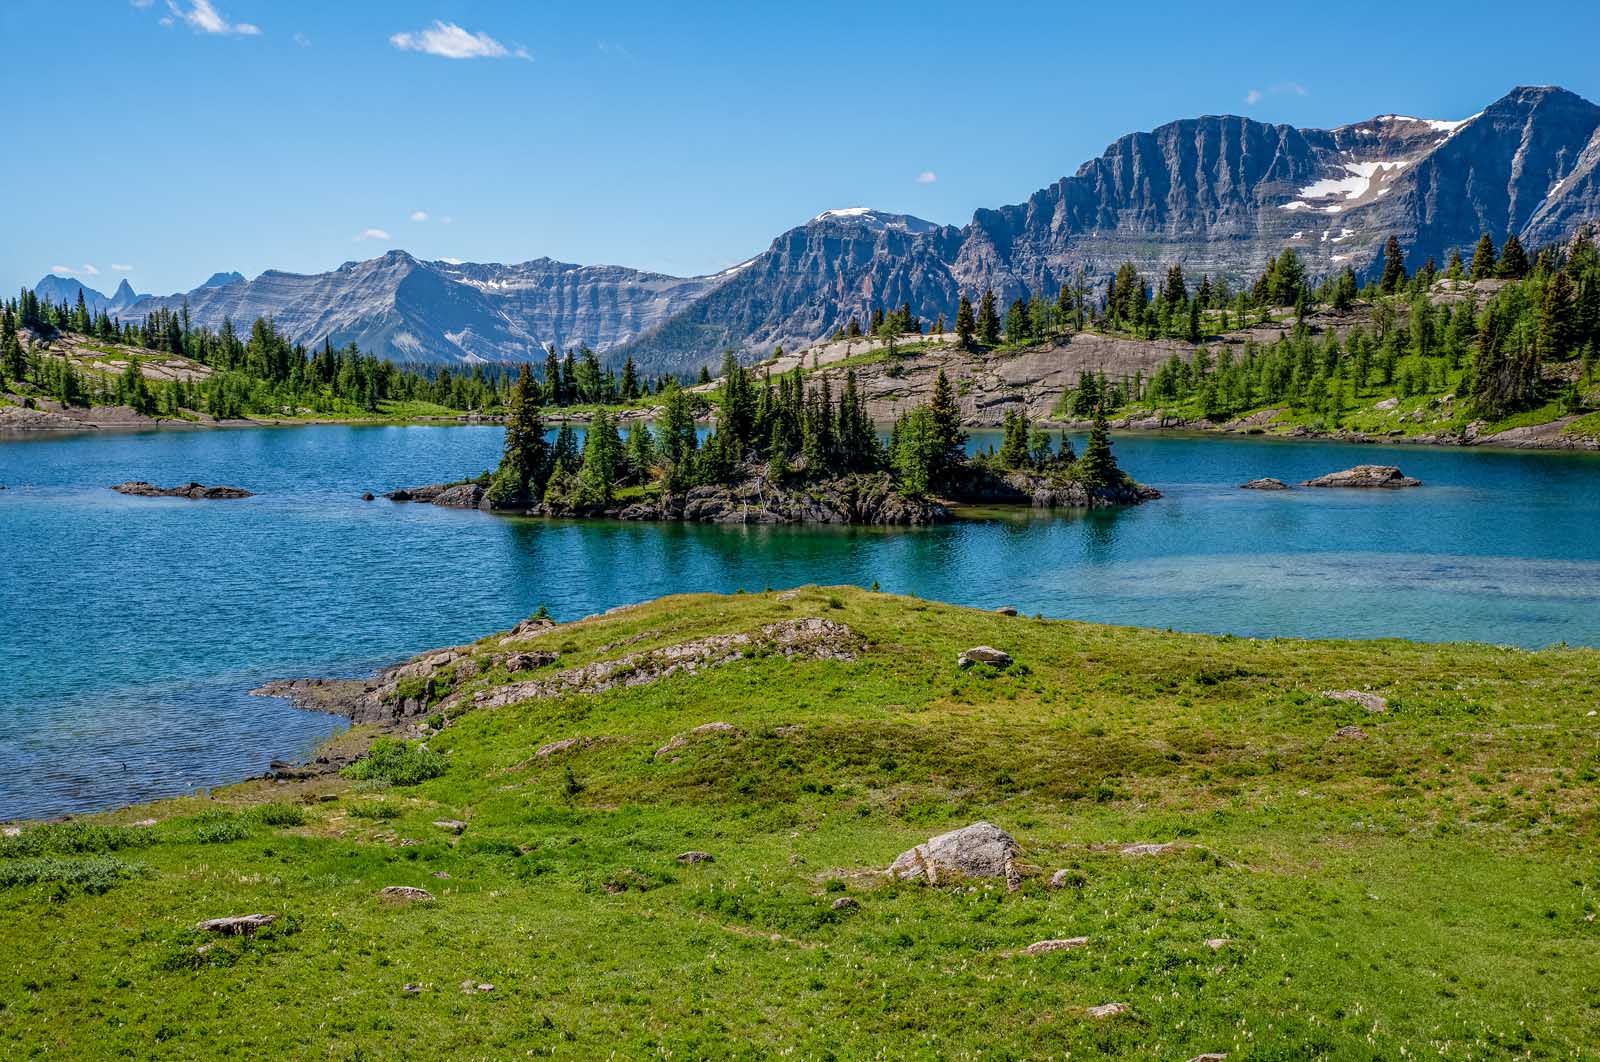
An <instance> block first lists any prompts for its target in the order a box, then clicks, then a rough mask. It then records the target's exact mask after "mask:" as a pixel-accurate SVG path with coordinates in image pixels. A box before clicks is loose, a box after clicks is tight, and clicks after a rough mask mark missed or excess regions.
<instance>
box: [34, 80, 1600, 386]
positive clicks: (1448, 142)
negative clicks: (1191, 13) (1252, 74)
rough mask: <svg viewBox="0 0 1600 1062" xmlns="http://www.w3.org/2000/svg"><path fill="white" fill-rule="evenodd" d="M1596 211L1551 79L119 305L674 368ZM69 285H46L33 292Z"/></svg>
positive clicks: (1454, 244) (1566, 231)
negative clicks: (768, 212)
mask: <svg viewBox="0 0 1600 1062" xmlns="http://www.w3.org/2000/svg"><path fill="white" fill-rule="evenodd" d="M1596 218H1600V107H1596V106H1595V105H1594V104H1592V103H1590V102H1588V101H1587V100H1585V99H1583V98H1581V97H1579V96H1576V95H1574V94H1573V93H1571V92H1568V91H1566V90H1564V89H1560V88H1553V87H1537V88H1517V89H1514V90H1512V91H1511V92H1510V93H1508V94H1507V95H1506V96H1504V97H1503V98H1501V99H1499V100H1497V101H1495V102H1494V103H1492V104H1490V105H1489V106H1488V107H1486V108H1485V109H1484V110H1483V111H1482V112H1480V113H1478V114H1475V115H1472V116H1471V117H1469V118H1464V119H1459V120H1448V119H1431V118H1415V117H1411V116H1407V115H1394V114H1390V115H1382V116H1379V117H1377V118H1373V119H1370V120H1368V121H1364V122H1358V123H1355V124H1352V125H1346V126H1340V127H1339V128H1337V129H1298V128H1296V127H1294V126H1289V125H1271V124H1267V123H1263V122H1257V121H1254V120H1252V119H1250V118H1242V117H1238V116H1232V115H1226V116H1205V117H1200V118H1186V119H1182V120H1180V121H1175V122H1170V123H1168V124H1166V125H1163V126H1161V127H1159V128H1157V129H1154V130H1151V131H1149V132H1140V133H1131V134H1129V135H1127V136H1124V137H1121V138H1120V139H1118V140H1117V141H1116V142H1115V143H1113V144H1111V145H1110V146H1109V147H1108V148H1106V150H1105V152H1104V154H1102V155H1101V156H1100V157H1099V158H1095V159H1091V160H1090V161H1088V162H1086V163H1084V164H1083V165H1082V166H1081V167H1079V169H1078V171H1077V172H1076V173H1075V174H1073V175H1072V176H1070V177H1064V178H1062V179H1061V180H1059V181H1057V182H1056V183H1054V184H1052V185H1050V186H1049V187H1046V188H1043V189H1040V190H1039V191H1037V192H1035V193H1034V194H1033V195H1032V196H1030V197H1029V198H1028V199H1027V200H1026V201H1025V202H1022V203H1018V204H1015V205H1012V206H1005V207H1000V208H998V209H993V210H989V209H981V210H978V211H977V212H976V213H975V214H974V215H973V218H972V221H971V222H970V223H969V224H967V225H966V226H965V227H962V228H956V227H953V226H940V225H935V224H933V223H931V222H927V221H923V220H921V219H919V218H913V217H909V216H907V215H902V214H890V213H884V212H881V211H875V210H870V209H867V208H864V207H852V208H847V209H843V210H830V211H826V212H824V213H823V214H820V215H818V216H817V217H815V218H813V219H811V220H810V221H808V222H806V223H805V224H804V225H801V226H798V227H797V228H794V229H791V230H789V231H788V232H785V233H783V234H782V235H781V236H779V237H778V238H777V239H775V240H774V241H773V242H772V244H771V245H770V246H769V247H768V248H767V249H766V250H765V251H762V252H761V253H760V254H757V255H756V256H755V257H754V258H751V259H750V260H748V261H746V262H743V263H741V264H739V265H737V266H735V267H733V268H731V269H728V270H725V271H723V272H722V273H719V274H717V275H715V276H707V277H690V278H679V277H670V276H664V275H662V274H658V273H646V272H640V271H637V270H632V269H626V268H623V267H621V266H578V265H571V264H568V263H564V262H555V261H552V260H550V259H548V258H542V259H538V260H536V261H532V262H524V263H521V264H520V265H492V264H491V265H474V264H465V263H463V264H455V263H450V262H422V261H418V260H417V259H414V258H412V257H411V256H410V255H408V254H406V253H405V252H403V251H391V252H389V253H388V254H386V255H384V256H383V257H382V258H377V259H373V260H371V261H367V262H348V263H346V264H344V265H343V266H340V267H339V268H338V269H336V270H334V271H332V272H329V273H321V274H315V275H309V276H302V275H298V274H291V273H280V272H275V271H271V272H267V273H263V274H262V275H261V276H259V277H257V278H255V279H254V280H248V281H247V280H245V279H244V278H243V277H240V276H239V275H238V274H236V273H235V274H217V275H216V276H214V277H212V279H211V280H210V281H208V282H207V283H206V284H205V285H202V286H201V287H199V288H196V289H195V290H194V291H191V292H189V293H188V294H187V295H172V296H165V297H161V298H154V297H145V298H140V299H138V300H137V301H134V302H132V304H131V305H128V304H122V305H120V306H119V310H120V312H121V313H122V315H123V316H124V317H138V316H141V315H143V314H145V313H148V312H149V311H150V310H152V309H154V308H156V307H158V306H166V307H171V308H176V307H177V306H178V305H180V304H181V303H182V302H183V300H184V299H187V300H188V303H189V307H190V313H191V315H192V316H193V317H194V319H195V320H197V321H199V322H200V323H202V324H205V325H209V326H212V327H216V326H218V325H220V324H221V321H222V318H223V316H224V315H228V316H231V317H232V318H233V320H234V321H235V322H236V324H238V325H240V326H241V327H242V326H244V325H246V324H248V323H249V322H250V321H251V320H253V319H254V318H255V317H256V316H258V315H270V316H272V317H274V318H275V319H276V320H277V322H278V324H279V325H280V326H282V327H284V328H285V329H287V330H288V331H289V332H290V334H291V335H293V336H294V337H295V338H296V339H298V340H300V341H301V342H304V343H307V344H319V343H321V342H322V341H323V340H324V339H328V340H331V341H333V342H334V343H345V342H355V343H358V344H360V346H361V347H363V348H364V349H367V350H371V351H373V352H375V353H378V354H380V355H383V356H386V357H390V358H394V359H396V360H399V361H443V362H449V361H475V360H491V361H499V360H520V359H524V358H537V357H539V356H540V351H541V348H542V346H543V345H544V344H547V343H555V344H556V345H557V346H558V347H563V348H565V347H568V346H577V345H579V344H585V343H586V344H588V345H589V346H591V347H593V348H595V349H596V350H599V351H609V352H611V355H612V358H613V359H615V360H620V359H621V358H622V357H624V356H632V357H633V358H635V360H636V361H637V362H638V363H639V365H640V366H641V368H642V369H643V370H644V371H646V372H661V371H667V370H672V371H680V372H686V371H692V370H694V369H695V368H697V367H698V366H700V365H702V364H705V363H707V362H711V361H714V360H716V359H717V358H718V357H719V356H720V352H721V351H722V350H723V349H724V348H725V347H733V348H735V349H737V350H740V351H743V352H757V351H760V352H767V351H770V349H771V348H772V347H773V346H774V345H777V344H782V345H784V346H785V347H792V346H795V345H799V344H804V343H808V342H810V341H813V340H816V339H818V338H821V337H823V336H826V335H827V334H829V333H831V332H832V331H833V330H834V329H835V328H838V327H840V326H841V325H843V324H844V323H846V322H847V321H848V320H849V319H850V318H851V317H852V316H855V317H859V318H862V319H863V321H864V320H865V319H866V318H867V317H868V315H870V313H871V312H872V310H873V309H874V308H877V307H880V306H881V307H886V308H887V307H895V306H898V305H900V304H901V303H905V302H909V303H910V304H911V306H912V308H913V309H914V310H915V311H916V312H917V313H919V314H920V315H921V316H922V317H923V318H924V319H927V320H932V319H933V318H935V317H937V316H938V315H939V314H944V315H945V316H946V318H947V319H953V317H954V314H955V310H956V304H957V302H958V300H959V298H960V296H961V294H962V293H963V292H965V293H967V294H970V295H974V296H976V295H977V294H978V293H980V292H982V291H983V290H984V289H985V288H991V287H992V288H993V289H994V290H995V293H996V294H997V295H998V296H999V297H1000V298H1001V300H1002V302H1008V301H1010V300H1011V299H1013V298H1015V297H1017V296H1019V295H1022V294H1024V293H1026V294H1028V295H1030V296H1038V295H1044V296H1047V297H1050V296H1053V295H1054V294H1055V293H1056V291H1057V290H1059V288H1060V286H1061V284H1063V283H1065V282H1068V281H1069V280H1071V279H1072V278H1073V276H1074V275H1075V274H1076V273H1077V271H1078V270H1079V269H1080V268H1082V269H1083V270H1084V271H1085V273H1086V275H1087V277H1088V278H1089V281H1090V284H1091V285H1092V286H1094V287H1096V288H1098V287H1099V286H1100V285H1101V284H1102V283H1103V282H1104V280H1105V278H1106V277H1107V276H1109V274H1110V273H1111V272H1113V271H1114V270H1115V269H1116V267H1117V266H1118V265H1120V264H1121V263H1122V262H1124V261H1133V262H1135V263H1136V264H1137V265H1138V266H1139V267H1140V268H1141V269H1143V270H1144V271H1145V272H1146V275H1147V277H1149V278H1150V279H1151V280H1152V281H1154V280H1156V279H1157V278H1158V276H1159V274H1160V273H1161V272H1163V271H1164V270H1165V269H1166V267H1167V266H1168V265H1170V264H1172V263H1175V262H1176V263H1180V264H1182V265H1183V267H1184V269H1185V271H1186V272H1187V273H1189V274H1191V275H1193V276H1198V275H1200V274H1203V273H1209V274H1212V275H1214V276H1226V277H1227V278H1229V279H1230V280H1231V281H1234V282H1239V281H1246V280H1249V279H1251V278H1253V277H1254V276H1255V275H1256V274H1258V273H1259V272H1260V271H1261V270H1262V268H1263V267H1264V266H1265V265H1266V263H1267V262H1268V261H1269V260H1270V259H1271V258H1273V257H1274V256H1276V255H1277V254H1279V253H1280V252H1281V251H1282V250H1283V248H1285V247H1294V248H1296V249H1297V250H1298V251H1299V252H1300V253H1301V255H1302V256H1303V257H1304V258H1305V260H1306V262H1307V265H1308V268H1309V269H1310V271H1311V272H1312V273H1313V274H1314V275H1327V274H1331V273H1334V272H1337V271H1338V270H1341V269H1343V268H1345V267H1347V266H1348V267H1351V268H1354V269H1355V270H1357V272H1358V273H1361V274H1362V275H1364V276H1365V275H1371V273H1372V271H1373V270H1374V268H1375V265H1376V263H1377V261H1378V257H1379V254H1380V252H1381V249H1382V246H1383V244H1384V242H1385V241H1386V240H1387V239H1388V237H1389V236H1390V235H1394V236H1397V237H1398V238H1399V239H1400V241H1401V243H1402V245H1403V246H1404V247H1405V249H1406V252H1407V256H1408V258H1409V260H1410V261H1411V263H1412V264H1413V265H1420V264H1421V263H1422V262H1423V261H1425V260H1426V259H1427V258H1429V257H1432V258H1435V259H1436V260H1437V261H1438V262H1439V263H1440V264H1441V265H1443V263H1444V261H1445V259H1446V257H1447V256H1448V255H1449V253H1450V251H1451V250H1453V249H1461V250H1463V251H1464V252H1470V250H1471V247H1472V245H1473V244H1474V243H1475V242H1476V241H1477V238H1478V236H1479V235H1480V234H1481V233H1483V232H1486V231H1487V232H1489V233H1490V234H1492V235H1493V236H1494V237H1495V239H1496V242H1500V241H1503V240H1504V239H1505V237H1506V236H1507V235H1508V234H1510V233H1516V234H1517V235H1518V236H1519V237H1520V238H1521V239H1522V240H1523V242H1524V243H1525V244H1527V245H1528V246H1530V247H1531V246H1537V245H1539V244H1542V243H1548V242H1551V241H1554V240H1558V239H1562V238H1564V237H1566V236H1568V235H1570V234H1571V233H1572V232H1573V231H1574V230H1575V229H1576V228H1577V227H1578V225H1580V224H1581V223H1583V222H1585V221H1588V220H1591V219H1596ZM76 283H77V282H76V281H66V280H64V279H63V278H59V277H47V278H45V280H44V281H41V289H40V290H41V294H43V293H44V291H45V287H44V286H45V285H51V287H50V288H49V290H51V291H52V292H63V291H65V290H66V289H65V288H63V287H62V285H76ZM119 292H120V289H119ZM129 294H130V295H131V291H130V292H129ZM54 297H55V298H56V301H60V295H59V294H57V295H55V296H54ZM88 297H90V294H89V293H87V292H86V298H88ZM94 297H97V298H104V297H103V296H98V295H97V294H96V295H95V296H94ZM70 299H76V287H75V286H74V287H72V288H71V292H70ZM69 301H70V300H69ZM110 301H111V300H107V304H110Z"/></svg>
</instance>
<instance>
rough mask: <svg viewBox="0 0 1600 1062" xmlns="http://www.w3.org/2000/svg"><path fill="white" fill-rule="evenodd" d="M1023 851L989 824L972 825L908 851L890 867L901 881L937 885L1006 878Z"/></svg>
mask: <svg viewBox="0 0 1600 1062" xmlns="http://www.w3.org/2000/svg"><path fill="white" fill-rule="evenodd" d="M1021 854H1022V848H1021V846H1019V845H1018V844H1017V842H1016V841H1015V840H1014V839H1013V838H1012V836H1011V835H1010V834H1008V833H1006V831H1004V830H1002V829H1001V828H1000V827H998V826H996V825H995V824H994V823H992V822H975V823H973V824H972V825H970V826H963V827H962V828H961V829H959V830H952V831H950V832H949V833H941V834H939V835H938V836H937V837H932V838H929V839H928V842H927V843H926V844H919V845H917V846H916V847H915V848H908V849H907V850H906V851H904V852H901V853H900V855H899V856H898V857H897V858H896V859H895V861H894V862H893V863H892V864H891V865H890V867H889V875H890V876H891V877H893V878H897V879H899V880H902V881H912V880H919V881H925V882H927V883H928V884H929V885H940V884H945V883H948V882H952V881H959V880H961V879H963V878H1006V877H1008V876H1009V875H1010V874H1011V873H1012V872H1013V870H1012V861H1013V860H1014V859H1016V858H1017V857H1018V856H1020V855H1021Z"/></svg>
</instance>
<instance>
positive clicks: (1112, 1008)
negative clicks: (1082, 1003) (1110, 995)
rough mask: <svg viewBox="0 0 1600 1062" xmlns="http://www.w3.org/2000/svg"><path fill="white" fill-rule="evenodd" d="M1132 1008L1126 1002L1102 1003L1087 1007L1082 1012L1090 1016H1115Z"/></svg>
mask: <svg viewBox="0 0 1600 1062" xmlns="http://www.w3.org/2000/svg"><path fill="white" fill-rule="evenodd" d="M1132 1009H1133V1008H1132V1007H1130V1006H1128V1005H1127V1004H1126V1003H1102V1004H1100V1005H1099V1006H1098V1007H1089V1008H1087V1009H1086V1010H1085V1011H1084V1013H1085V1014H1087V1015H1089V1017H1091V1018H1115V1017H1116V1016H1117V1015H1119V1014H1126V1013H1128V1012H1129V1011H1131V1010H1132Z"/></svg>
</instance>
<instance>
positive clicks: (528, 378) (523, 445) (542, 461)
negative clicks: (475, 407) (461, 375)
mask: <svg viewBox="0 0 1600 1062" xmlns="http://www.w3.org/2000/svg"><path fill="white" fill-rule="evenodd" d="M549 476H550V445H549V443H547V442H546V441H545V437H544V417H543V416H541V414H540V410H539V388H538V385H536V384H535V383H534V382H533V374H532V373H531V372H529V371H528V366H527V365H523V366H522V367H521V369H520V371H519V372H518V373H517V382H516V384H515V385H514V386H513V387H512V389H511V402H510V406H509V408H508V409H507V411H506V441H505V451H504V453H503V454H502V455H501V458H500V468H499V470H498V471H497V472H496V473H495V478H494V482H493V483H492V484H491V485H490V487H489V501H490V504H491V505H495V506H509V505H521V504H526V503H528V502H531V501H533V500H534V499H536V498H542V497H544V488H545V482H546V481H547V480H548V479H549Z"/></svg>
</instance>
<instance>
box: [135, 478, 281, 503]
mask: <svg viewBox="0 0 1600 1062" xmlns="http://www.w3.org/2000/svg"><path fill="white" fill-rule="evenodd" d="M111 489H112V490H114V491H116V492H117V493H118V494H126V495H128V496H129V497H130V498H192V499H194V500H196V501H200V500H203V499H212V498H253V497H255V495H254V494H252V493H250V492H249V491H247V490H245V489H243V488H242V487H208V486H206V485H205V484H204V483H185V484H184V485H183V486H181V487H158V486H156V485H155V484H154V483H146V482H145V481H144V480H142V479H134V480H129V481H128V482H126V483H118V484H117V485H116V486H115V487H112V488H111Z"/></svg>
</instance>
